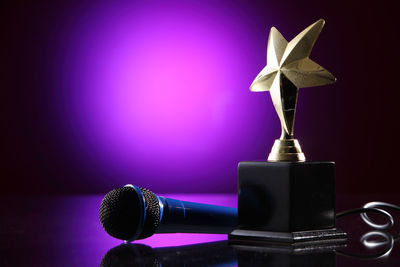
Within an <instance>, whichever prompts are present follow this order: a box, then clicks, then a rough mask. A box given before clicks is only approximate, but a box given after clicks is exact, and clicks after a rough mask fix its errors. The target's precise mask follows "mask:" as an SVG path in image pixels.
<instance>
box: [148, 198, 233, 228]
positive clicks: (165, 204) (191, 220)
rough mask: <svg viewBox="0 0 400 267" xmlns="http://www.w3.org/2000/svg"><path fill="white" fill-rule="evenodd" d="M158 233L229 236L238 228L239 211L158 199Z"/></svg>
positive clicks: (169, 199)
mask: <svg viewBox="0 0 400 267" xmlns="http://www.w3.org/2000/svg"><path fill="white" fill-rule="evenodd" d="M158 199H159V203H160V224H159V226H158V228H157V229H156V233H209V234H227V233H230V232H232V231H233V230H234V229H235V228H236V226H237V209H236V208H228V207H221V206H215V205H207V204H200V203H194V202H188V201H181V200H176V199H171V198H165V197H158Z"/></svg>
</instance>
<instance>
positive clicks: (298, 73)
mask: <svg viewBox="0 0 400 267" xmlns="http://www.w3.org/2000/svg"><path fill="white" fill-rule="evenodd" d="M324 24H325V21H324V20H323V19H320V20H318V21H317V22H315V23H314V24H312V25H311V26H309V27H307V28H306V29H305V30H303V31H302V32H301V33H299V34H298V35H297V36H296V37H295V38H293V40H291V41H290V42H289V43H288V42H287V41H286V39H285V38H284V37H283V36H282V34H280V32H279V31H278V30H277V29H276V28H275V27H272V28H271V31H270V34H269V38H268V48H267V66H265V67H264V68H263V69H262V70H261V72H260V73H259V74H258V75H257V77H256V78H255V79H254V81H253V83H252V84H251V86H250V91H253V92H264V91H270V94H271V98H272V102H273V103H274V107H275V110H276V113H277V114H278V116H279V119H280V121H281V126H282V134H281V137H280V138H279V139H277V140H275V143H274V146H273V147H272V150H271V153H270V154H269V157H268V161H289V162H298V161H305V156H304V154H303V152H302V151H301V147H300V144H299V142H298V141H297V140H296V139H294V138H293V126H294V118H295V112H296V104H297V94H298V91H299V90H298V88H304V87H312V86H319V85H325V84H329V83H333V82H335V81H336V78H335V77H333V75H332V74H331V73H329V72H328V71H327V70H325V69H324V68H323V67H321V66H320V65H318V64H317V63H315V62H314V61H312V60H311V59H309V56H310V53H311V49H312V47H313V46H314V43H315V41H316V40H317V38H318V35H319V33H320V32H321V30H322V28H323V26H324Z"/></svg>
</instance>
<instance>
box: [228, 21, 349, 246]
mask: <svg viewBox="0 0 400 267" xmlns="http://www.w3.org/2000/svg"><path fill="white" fill-rule="evenodd" d="M324 24H325V21H324V20H322V19H320V20H318V21H317V22H315V23H314V24H312V25H310V26H309V27H307V28H306V29H305V30H303V31H302V32H301V33H300V34H298V35H297V36H296V37H295V38H293V40H291V41H290V42H287V41H286V39H285V38H284V37H283V36H282V35H281V34H280V33H279V31H278V30H277V29H276V28H275V27H272V28H271V31H270V34H269V39H268V48H267V65H266V66H265V67H264V68H263V69H262V70H261V72H260V73H259V74H258V75H257V77H256V78H255V79H254V81H253V83H252V84H251V86H250V90H251V91H253V92H263V91H270V94H271V98H272V102H273V104H274V107H275V110H276V112H277V114H278V116H279V119H280V122H281V127H282V134H281V137H280V138H279V139H278V140H275V143H274V145H273V147H272V150H271V153H270V154H269V157H268V161H264V162H257V161H248V162H240V163H239V166H238V176H239V178H238V187H239V191H238V228H237V229H236V230H234V231H233V232H232V233H231V234H230V235H229V240H230V241H231V242H238V243H243V242H244V243H247V242H252V241H254V242H257V243H260V242H261V243H262V242H263V241H265V242H267V243H271V242H277V243H280V244H294V243H296V244H298V243H304V242H306V243H307V244H310V243H315V242H317V243H319V244H321V243H324V244H325V243H328V244H329V245H331V244H332V242H334V243H343V242H346V234H345V233H344V232H342V231H340V230H338V229H336V228H335V201H336V193H335V164H334V162H312V161H305V156H304V154H303V152H302V150H301V147H300V144H299V142H298V141H297V140H296V139H294V138H293V126H294V119H295V112H296V104H297V94H298V91H299V88H304V87H312V86H319V85H325V84H329V83H333V82H335V80H336V78H335V77H334V76H333V75H332V74H331V73H329V72H328V71H327V70H325V69H324V68H323V67H321V66H320V65H318V64H317V63H315V62H314V61H312V60H311V59H309V56H310V53H311V49H312V47H313V45H314V43H315V41H316V39H317V38H318V35H319V33H320V32H321V30H322V28H323V26H324Z"/></svg>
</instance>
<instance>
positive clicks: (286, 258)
mask: <svg viewBox="0 0 400 267" xmlns="http://www.w3.org/2000/svg"><path fill="white" fill-rule="evenodd" d="M164 196H166V197H171V198H176V199H180V200H186V201H194V202H200V203H207V204H215V205H222V206H230V207H235V206H236V205H237V200H236V195H187V194H185V195H184V194H180V195H167V194H166V195H164ZM102 197H103V196H100V195H90V196H62V197H61V196H60V197H50V196H49V197H1V202H0V203H1V204H0V205H1V218H0V219H1V220H0V266H400V248H399V245H400V242H399V239H398V234H399V232H400V227H399V221H400V214H399V213H396V212H391V213H392V214H393V216H394V219H395V225H394V226H393V227H392V228H391V229H390V230H388V231H378V230H375V229H372V228H371V227H369V226H368V225H366V224H365V223H364V221H363V220H362V219H361V218H360V215H349V216H346V217H343V218H340V219H338V220H337V227H338V228H340V229H342V230H344V231H345V232H347V234H348V242H347V245H346V246H342V247H340V246H339V247H338V246H336V247H335V246H332V247H316V246H314V247H305V248H300V249H299V248H293V247H282V246H257V247H254V246H239V245H232V244H229V242H228V240H227V235H215V234H212V235H209V234H156V235H153V236H152V237H150V238H147V239H144V240H138V241H135V242H133V243H131V244H123V243H122V242H121V241H120V240H117V239H114V238H112V237H110V236H108V235H107V234H106V233H105V232H104V230H103V229H102V227H101V225H100V223H99V219H98V208H99V205H100V202H101V200H102ZM378 200H379V201H386V202H389V203H393V204H400V196H393V195H392V196H388V195H382V196H377V195H370V196H368V195H362V196H344V195H338V196H337V211H338V212H340V211H344V210H347V209H351V208H358V207H361V206H362V205H363V204H365V203H366V202H370V201H378ZM371 218H372V219H374V220H376V222H381V223H382V222H384V219H382V218H381V217H378V216H374V217H373V216H371ZM361 239H363V240H364V241H361Z"/></svg>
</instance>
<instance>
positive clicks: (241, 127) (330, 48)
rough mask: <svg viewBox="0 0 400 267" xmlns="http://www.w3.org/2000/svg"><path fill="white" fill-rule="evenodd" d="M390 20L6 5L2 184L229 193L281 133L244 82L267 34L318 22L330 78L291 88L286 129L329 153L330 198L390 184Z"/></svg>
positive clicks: (323, 156) (378, 11)
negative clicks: (294, 94) (242, 165)
mask: <svg viewBox="0 0 400 267" xmlns="http://www.w3.org/2000/svg"><path fill="white" fill-rule="evenodd" d="M360 3H361V2H360ZM395 15H396V14H395V11H394V9H393V8H391V7H390V5H385V6H383V5H376V6H373V5H369V6H365V5H364V4H359V3H357V2H352V3H348V2H346V1H336V2H330V3H328V2H326V3H325V2H321V1H304V2H302V3H298V2H296V4H294V3H293V2H292V3H291V2H289V1H280V2H278V1H275V2H272V1H263V2H257V1H256V2H249V1H159V0H156V1H145V2H144V1H126V2H124V1H103V2H101V3H98V2H96V1H84V2H50V1H49V2H41V3H29V2H26V3H24V2H23V3H13V4H11V5H10V9H9V10H8V14H6V16H5V23H4V24H3V25H6V27H5V30H6V31H5V36H6V37H7V38H6V42H5V44H3V46H4V48H3V51H5V52H6V53H5V58H6V62H7V64H6V73H7V79H6V80H5V82H4V85H5V88H6V89H7V90H6V97H5V98H4V99H3V105H2V106H1V108H2V109H3V110H2V119H4V122H5V123H4V127H5V131H3V132H2V136H1V140H2V141H3V144H2V148H3V149H4V152H3V153H2V158H3V160H2V164H3V165H4V166H3V167H2V169H3V170H4V171H3V179H2V180H1V184H0V185H1V186H0V190H1V192H2V193H8V194H14V193H26V192H28V193H32V194H58V193H95V192H106V191H108V190H110V189H112V188H114V187H118V186H121V185H123V184H126V183H133V184H138V185H140V186H144V187H148V188H149V189H151V190H153V191H155V192H203V193H204V192H208V193H213V192H214V193H216V192H227V193H232V192H235V191H236V179H237V177H236V167H237V163H238V162H239V161H243V160H264V159H265V158H266V157H267V154H268V153H269V150H270V148H271V146H272V144H273V141H274V139H275V138H278V137H279V135H280V124H279V121H278V119H277V116H276V114H275V111H274V109H273V106H272V103H271V100H270V96H269V93H251V92H250V91H249V90H248V88H249V85H250V83H251V82H252V80H253V79H254V77H255V76H256V75H257V73H258V72H259V71H260V70H261V69H262V68H263V67H264V65H265V63H266V46H267V38H268V32H269V29H270V28H271V27H272V26H276V27H277V28H278V30H279V31H280V32H281V33H282V34H283V35H284V36H285V37H286V38H287V39H288V40H291V39H292V38H293V37H294V36H295V35H296V34H297V33H299V32H300V31H301V30H302V29H304V28H305V27H306V26H308V25H310V24H311V23H313V22H314V21H316V20H317V19H319V18H324V19H326V26H325V28H324V29H323V31H322V33H321V35H320V37H319V39H318V40H317V42H316V44H315V47H314V49H313V52H312V54H311V58H312V59H314V60H315V61H317V62H318V63H319V64H321V65H322V66H324V67H325V68H327V69H328V70H329V71H331V72H332V73H333V74H334V75H335V76H336V77H337V78H338V82H337V83H336V84H332V85H328V86H324V87H316V88H306V89H300V94H299V102H298V112H297V114H296V115H297V117H296V123H295V136H296V137H297V138H298V139H299V140H300V142H301V144H302V148H303V150H304V152H305V154H306V156H307V157H308V159H310V160H332V161H336V163H337V170H338V175H337V183H338V191H339V192H365V191H367V192H395V191H396V189H395V188H396V186H397V185H398V183H397V178H396V176H393V173H395V171H396V170H397V169H396V164H397V160H396V156H397V151H398V150H399V144H398V142H392V141H389V140H387V139H386V138H387V137H388V136H395V133H397V130H398V125H397V123H394V122H395V121H398V116H397V113H398V112H396V109H395V107H396V105H397V102H398V100H397V97H396V96H397V91H396V90H394V89H393V88H394V87H395V83H394V80H393V79H391V78H390V77H395V74H396V70H395V68H394V67H393V66H395V63H396V62H397V60H398V57H399V56H398V55H397V54H393V52H392V49H395V48H394V47H393V43H395V40H396V34H395V33H396V32H397V29H396V24H395V23H393V20H394V16H395ZM378 33H379V34H378ZM380 66H384V67H380ZM385 77H387V78H385ZM376 93H378V94H380V95H379V96H377V95H376ZM379 99H381V100H379ZM388 133H389V134H388ZM390 133H392V134H390ZM378 179H379V180H380V181H384V182H385V183H382V184H381V185H377V184H376V181H377V180H378Z"/></svg>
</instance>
